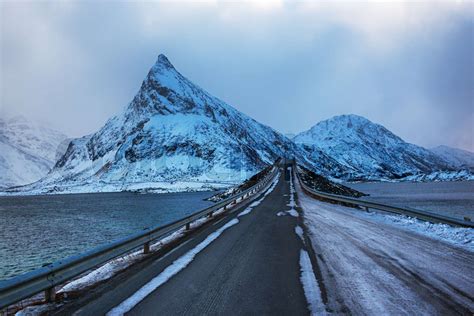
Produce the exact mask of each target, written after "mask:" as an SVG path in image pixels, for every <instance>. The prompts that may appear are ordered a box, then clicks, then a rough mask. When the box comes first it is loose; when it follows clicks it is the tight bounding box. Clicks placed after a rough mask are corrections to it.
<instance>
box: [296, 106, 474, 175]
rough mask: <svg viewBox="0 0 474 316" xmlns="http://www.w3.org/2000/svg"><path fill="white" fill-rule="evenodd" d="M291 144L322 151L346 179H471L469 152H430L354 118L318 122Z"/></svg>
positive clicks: (436, 150) (448, 150)
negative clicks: (344, 170)
mask: <svg viewBox="0 0 474 316" xmlns="http://www.w3.org/2000/svg"><path fill="white" fill-rule="evenodd" d="M293 141H294V142H295V143H297V144H300V145H302V146H304V147H305V148H306V149H307V150H308V151H311V150H318V151H322V152H324V153H325V154H326V155H328V156H330V157H331V158H333V159H335V160H336V161H337V162H338V163H340V164H341V165H343V166H344V167H345V168H346V169H347V170H348V171H349V173H350V175H349V176H348V179H349V180H396V179H404V178H405V179H410V180H417V179H420V180H427V179H428V178H427V177H426V176H428V175H431V180H452V179H470V178H471V177H472V176H471V175H470V173H469V172H468V171H469V164H471V166H472V158H473V156H474V154H473V153H470V152H467V151H461V150H456V149H451V148H449V149H448V147H444V146H443V147H437V148H438V149H434V150H432V151H430V150H428V149H425V148H423V147H420V146H416V145H413V144H410V143H407V142H405V141H404V140H402V139H401V138H400V137H398V136H396V135H395V134H393V133H392V132H390V131H389V130H387V129H386V128H385V127H383V126H382V125H379V124H375V123H373V122H371V121H369V120H368V119H366V118H364V117H361V116H357V115H341V116H335V117H333V118H330V119H328V120H325V121H322V122H319V123H318V124H316V125H314V126H313V127H312V128H311V129H309V130H308V131H305V132H302V133H300V134H298V135H296V136H295V137H294V138H293ZM440 148H441V149H440ZM442 149H444V150H442ZM469 157H470V158H469ZM469 159H471V160H469ZM464 169H465V170H464Z"/></svg>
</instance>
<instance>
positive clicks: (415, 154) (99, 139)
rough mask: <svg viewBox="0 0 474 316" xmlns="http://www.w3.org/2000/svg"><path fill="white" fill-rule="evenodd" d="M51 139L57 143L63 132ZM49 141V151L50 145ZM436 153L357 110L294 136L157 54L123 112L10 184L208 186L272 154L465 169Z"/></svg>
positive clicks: (452, 171)
mask: <svg viewBox="0 0 474 316" xmlns="http://www.w3.org/2000/svg"><path fill="white" fill-rule="evenodd" d="M3 129H5V130H9V129H10V127H5V128H2V130H3ZM25 129H26V130H27V129H28V128H27V127H25ZM291 136H293V135H291ZM22 137H23V136H22ZM25 137H26V138H27V139H28V137H30V136H25ZM30 138H31V137H30ZM47 138H48V137H47ZM49 138H50V139H55V140H57V141H55V142H53V143H54V144H56V143H57V142H58V141H59V142H60V140H61V139H64V136H62V137H59V136H57V135H55V136H51V137H49ZM45 148H46V147H45ZM50 148H51V152H54V149H53V148H54V145H53V144H52V145H51V147H50ZM443 155H444V156H443ZM443 155H442V154H440V153H437V152H436V150H433V151H429V150H427V149H424V148H422V147H419V146H416V145H412V144H408V143H406V142H404V141H403V140H402V139H400V138H399V137H398V136H396V135H394V134H393V133H391V132H390V131H388V130H387V129H385V128H384V127H382V126H381V125H378V124H374V123H372V122H370V121H369V120H367V119H365V118H363V117H360V116H355V115H343V116H338V117H334V118H332V119H329V120H326V121H323V122H320V123H318V124H317V125H315V126H314V127H313V128H311V129H310V130H309V131H306V132H303V133H300V134H298V135H296V136H294V138H293V141H292V140H290V139H289V138H288V137H286V136H284V135H282V134H280V133H278V132H276V131H275V130H273V129H272V128H270V127H268V126H265V125H263V124H261V123H259V122H257V121H255V120H254V119H252V118H250V117H248V116H246V115H245V114H243V113H241V112H239V111H237V110H236V109H234V108H233V107H231V106H230V105H228V104H226V103H225V102H223V101H221V100H219V99H217V98H216V97H214V96H212V95H211V94H209V93H208V92H206V91H204V90H203V89H202V88H200V87H199V86H197V85H196V84H194V83H192V82H191V81H190V80H188V79H187V78H185V77H184V76H183V75H182V74H181V73H179V72H178V71H177V70H176V69H175V67H174V66H173V65H172V64H171V63H170V62H169V60H168V59H167V58H166V57H165V56H164V55H160V56H159V57H158V59H157V61H156V63H155V64H154V65H153V67H152V68H151V69H150V71H149V73H148V75H147V76H146V78H145V80H144V81H143V83H142V86H141V88H140V90H139V91H138V93H137V94H136V96H135V97H134V98H133V100H132V101H131V102H130V104H129V105H128V106H127V107H126V108H125V110H124V111H123V112H122V113H120V114H119V115H117V116H115V117H113V118H111V119H110V120H109V121H108V122H107V123H106V124H105V125H104V126H103V127H102V128H101V129H100V130H98V131H97V132H96V133H93V134H91V135H88V136H84V137H81V138H77V139H73V140H72V141H71V142H70V143H69V146H68V147H67V150H66V151H65V154H64V155H63V156H62V157H60V159H58V160H57V161H56V163H55V165H54V168H53V169H52V170H51V171H50V172H49V173H48V174H47V175H46V176H45V177H44V178H42V179H41V180H40V181H38V182H36V183H33V184H31V185H27V186H25V187H22V188H17V189H13V190H10V191H11V192H18V193H20V194H22V193H26V194H30V193H66V192H71V193H72V192H109V191H123V190H132V191H153V192H169V191H184V190H206V189H212V188H221V187H224V186H228V185H230V184H234V183H238V182H241V181H243V180H245V179H246V178H248V177H250V176H251V175H253V174H255V173H256V172H258V171H259V170H261V169H263V168H264V167H265V166H267V165H268V164H271V163H272V162H273V161H275V160H276V159H277V158H278V157H289V158H291V157H295V158H296V160H297V161H298V162H299V163H300V164H302V165H304V166H305V167H307V168H310V169H312V170H313V171H315V172H317V173H319V174H321V175H323V176H326V177H330V178H337V179H342V180H392V179H413V180H423V179H421V177H422V176H424V177H426V176H428V175H433V174H434V173H438V176H433V177H432V178H433V180H436V179H466V178H468V177H469V176H470V173H469V172H466V171H462V172H465V173H464V174H461V173H462V172H461V173H459V170H460V169H465V168H464V164H463V163H461V164H460V163H458V162H459V161H461V160H462V159H465V157H464V155H461V154H459V153H458V152H456V157H457V158H456V160H451V158H449V159H448V157H451V156H450V154H449V153H448V151H447V150H445V151H444V154H443ZM453 155H454V154H453ZM466 155H467V156H468V154H466ZM452 159H455V158H452ZM48 161H49V162H50V165H51V160H48ZM455 161H456V163H458V164H455ZM21 164H22V163H19V165H20V166H21ZM50 165H49V166H50ZM466 166H467V165H466ZM48 168H49V167H48V165H46V164H45V168H44V170H47V169H48ZM43 175H44V173H43ZM447 175H450V177H447ZM39 176H40V173H38V176H37V177H36V178H35V179H32V180H31V181H35V180H37V179H38V177H39ZM410 177H411V178H410ZM417 177H419V178H417ZM443 177H444V178H443ZM426 179H427V178H425V180H426ZM27 181H29V180H27ZM7 185H8V184H7Z"/></svg>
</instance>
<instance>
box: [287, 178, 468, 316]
mask: <svg viewBox="0 0 474 316" xmlns="http://www.w3.org/2000/svg"><path fill="white" fill-rule="evenodd" d="M296 189H297V193H298V200H299V201H298V202H299V203H300V206H301V207H302V209H303V213H304V218H305V223H306V226H307V227H311V229H310V231H309V234H308V235H309V237H310V239H311V241H312V244H313V247H314V248H315V253H316V257H317V262H318V263H317V266H318V267H319V270H320V272H321V275H322V282H323V284H324V288H325V289H326V290H327V292H328V293H327V294H328V295H327V297H328V301H327V302H326V304H327V305H326V308H327V309H328V310H330V311H332V312H334V313H336V314H340V313H343V314H346V313H350V314H355V315H473V314H474V254H473V253H472V252H469V251H467V250H463V249H460V248H457V247H454V246H452V245H450V244H447V243H445V242H441V241H438V240H435V239H432V238H428V237H426V236H423V235H420V234H417V233H414V232H411V231H407V230H404V229H401V228H400V227H397V226H396V225H394V224H393V225H390V224H385V223H381V222H377V221H375V220H374V219H373V217H372V218H370V216H367V215H365V214H364V212H363V211H361V210H356V209H352V208H347V207H342V206H339V205H334V204H328V203H323V202H319V201H317V200H315V199H313V198H311V197H309V196H307V195H306V194H304V193H303V192H302V191H301V188H300V187H299V186H298V185H297V186H296ZM375 216H377V215H375Z"/></svg>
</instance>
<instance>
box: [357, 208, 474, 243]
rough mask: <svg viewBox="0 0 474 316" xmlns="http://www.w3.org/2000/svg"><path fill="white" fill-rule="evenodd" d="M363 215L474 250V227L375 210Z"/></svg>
mask: <svg viewBox="0 0 474 316" xmlns="http://www.w3.org/2000/svg"><path fill="white" fill-rule="evenodd" d="M361 216H362V217H366V218H370V219H371V220H374V221H377V222H380V223H385V224H389V225H394V226H398V227H400V228H402V229H405V230H409V231H412V232H415V233H418V234H423V235H426V236H429V237H431V238H434V239H437V240H441V241H444V242H448V243H450V244H452V245H455V246H457V247H461V248H464V249H467V250H470V251H472V252H474V229H472V228H462V227H453V226H450V225H447V224H434V223H430V222H425V221H422V220H419V219H416V218H413V217H408V216H404V215H395V214H394V215H391V214H380V213H375V212H370V213H362V214H361Z"/></svg>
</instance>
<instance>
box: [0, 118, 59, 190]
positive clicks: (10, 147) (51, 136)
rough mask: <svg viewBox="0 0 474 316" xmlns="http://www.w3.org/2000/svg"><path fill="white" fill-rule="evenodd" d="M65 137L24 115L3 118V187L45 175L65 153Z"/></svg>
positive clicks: (0, 172)
mask: <svg viewBox="0 0 474 316" xmlns="http://www.w3.org/2000/svg"><path fill="white" fill-rule="evenodd" d="M65 140H66V136H65V135H64V134H62V133H60V132H58V131H55V130H52V129H50V128H47V127H44V126H41V125H39V124H36V123H32V122H30V121H28V120H27V119H25V118H24V117H21V116H18V117H13V118H11V119H2V118H0V188H2V187H3V188H5V187H11V186H17V185H24V184H28V183H31V182H34V181H37V180H39V179H40V178H42V177H44V176H45V175H46V174H47V173H48V172H49V171H50V170H51V168H52V167H53V166H54V164H55V162H56V160H57V159H58V158H59V157H60V156H61V155H62V154H64V152H65V150H66V148H62V147H61V146H62V144H63V143H64V141H65ZM61 148H62V149H63V150H64V151H62V152H60V151H61Z"/></svg>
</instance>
